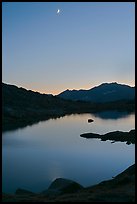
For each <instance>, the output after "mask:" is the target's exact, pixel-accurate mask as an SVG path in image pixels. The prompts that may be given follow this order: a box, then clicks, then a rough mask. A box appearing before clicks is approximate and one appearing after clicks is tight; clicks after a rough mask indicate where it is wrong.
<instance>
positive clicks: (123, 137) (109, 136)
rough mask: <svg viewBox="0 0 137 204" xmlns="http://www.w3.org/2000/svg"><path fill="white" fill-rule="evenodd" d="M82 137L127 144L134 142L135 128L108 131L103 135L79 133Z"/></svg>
mask: <svg viewBox="0 0 137 204" xmlns="http://www.w3.org/2000/svg"><path fill="white" fill-rule="evenodd" d="M80 136H81V137H84V138H99V139H101V140H102V141H106V140H112V141H113V142H116V141H120V142H127V144H131V143H132V144H135V130H130V131H129V132H122V131H114V132H109V133H106V134H104V135H100V134H96V133H84V134H81V135H80Z"/></svg>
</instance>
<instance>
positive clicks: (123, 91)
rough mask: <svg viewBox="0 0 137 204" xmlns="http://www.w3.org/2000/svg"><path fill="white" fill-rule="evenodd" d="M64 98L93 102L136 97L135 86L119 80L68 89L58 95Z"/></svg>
mask: <svg viewBox="0 0 137 204" xmlns="http://www.w3.org/2000/svg"><path fill="white" fill-rule="evenodd" d="M58 96H59V97H61V98H64V99H70V100H74V101H77V100H81V101H91V102H100V103H103V102H110V101H117V100H123V99H126V100H131V99H134V98H135V87H130V86H129V85H125V84H118V83H117V82H112V83H102V84H100V85H99V86H95V87H93V88H91V89H89V90H74V91H70V90H66V91H64V92H62V93H60V94H59V95H58Z"/></svg>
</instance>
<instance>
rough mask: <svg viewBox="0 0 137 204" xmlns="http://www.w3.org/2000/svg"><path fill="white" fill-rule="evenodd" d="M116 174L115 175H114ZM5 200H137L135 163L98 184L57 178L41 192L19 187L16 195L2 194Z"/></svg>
mask: <svg viewBox="0 0 137 204" xmlns="http://www.w3.org/2000/svg"><path fill="white" fill-rule="evenodd" d="M114 176H115V175H114ZM2 200H3V202H135V164H134V165H132V166H130V167H128V168H127V169H126V170H125V171H123V172H122V173H120V174H118V175H117V176H115V177H113V178H112V179H111V180H107V181H103V182H101V183H99V184H97V185H94V186H91V187H87V188H84V187H82V186H81V185H80V184H78V183H76V182H73V181H70V180H67V179H62V178H60V179H56V180H55V181H53V183H52V184H51V185H50V186H49V188H48V189H47V190H45V191H43V192H41V193H38V194H36V193H33V192H30V191H27V190H23V189H17V191H16V193H15V194H14V195H10V194H5V193H3V195H2Z"/></svg>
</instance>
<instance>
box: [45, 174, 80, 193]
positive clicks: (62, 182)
mask: <svg viewBox="0 0 137 204" xmlns="http://www.w3.org/2000/svg"><path fill="white" fill-rule="evenodd" d="M82 188H83V186H81V185H80V184H78V183H77V182H75V181H72V180H69V179H65V178H57V179H55V181H53V182H52V183H51V185H50V186H49V188H48V189H47V190H46V191H43V192H42V194H45V195H48V196H51V195H60V194H64V193H75V192H77V191H78V190H80V189H82Z"/></svg>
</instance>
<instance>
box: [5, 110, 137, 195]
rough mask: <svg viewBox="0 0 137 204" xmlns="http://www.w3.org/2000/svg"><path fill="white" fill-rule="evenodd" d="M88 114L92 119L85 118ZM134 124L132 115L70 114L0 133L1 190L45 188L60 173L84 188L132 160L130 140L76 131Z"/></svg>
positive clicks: (125, 127) (127, 127)
mask: <svg viewBox="0 0 137 204" xmlns="http://www.w3.org/2000/svg"><path fill="white" fill-rule="evenodd" d="M88 118H92V119H93V120H94V122H93V123H88V122H87V120H88ZM131 129H135V115H134V114H130V115H126V114H122V113H118V112H102V113H100V114H95V115H94V114H90V113H86V114H72V115H66V116H64V117H61V118H58V119H50V120H47V121H42V122H39V123H37V124H34V125H32V126H27V127H25V128H22V129H17V130H14V131H7V132H4V133H3V134H2V191H3V192H7V193H14V192H15V191H16V189H17V188H24V189H26V190H30V191H33V192H41V191H43V190H46V189H47V188H48V186H49V185H50V184H51V182H52V181H53V180H54V179H56V178H59V177H63V178H67V179H72V180H74V181H76V182H78V183H80V184H81V185H83V186H84V187H87V186H91V185H94V184H97V183H99V182H101V181H103V180H108V179H111V178H112V176H116V175H117V174H119V173H120V172H122V171H123V170H125V169H126V168H127V167H129V166H130V165H132V164H133V163H135V145H134V144H130V145H127V144H126V143H125V142H116V143H111V141H105V142H103V141H100V139H85V138H82V137H80V134H82V133H87V132H93V133H100V134H104V133H107V132H110V131H115V130H121V131H129V130H131Z"/></svg>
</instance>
